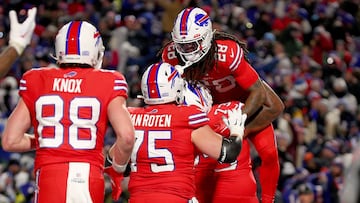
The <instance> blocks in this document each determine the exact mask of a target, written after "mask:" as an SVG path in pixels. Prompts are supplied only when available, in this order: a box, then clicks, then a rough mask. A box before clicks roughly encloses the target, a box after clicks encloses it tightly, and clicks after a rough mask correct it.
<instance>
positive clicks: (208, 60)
mask: <svg viewBox="0 0 360 203" xmlns="http://www.w3.org/2000/svg"><path fill="white" fill-rule="evenodd" d="M218 39H219V40H225V39H230V40H234V41H235V42H236V43H238V44H239V45H240V47H241V48H242V49H243V51H244V55H245V56H246V54H247V53H248V50H247V49H246V43H244V42H241V41H240V40H239V39H238V38H236V37H235V36H234V35H231V34H228V33H225V32H219V31H215V33H214V37H213V40H212V42H211V43H212V44H211V47H210V50H209V52H208V53H207V54H206V56H204V58H202V59H201V60H200V61H199V62H197V63H195V64H192V65H191V66H190V67H188V68H186V69H185V71H184V75H183V76H184V78H185V79H186V80H187V81H191V82H194V83H196V82H197V81H200V80H201V79H202V78H203V77H204V75H205V74H206V73H207V72H208V71H209V70H211V69H212V68H213V67H214V65H215V67H216V64H215V63H216V60H215V59H216V57H218V54H217V44H216V40H218ZM171 42H172V41H170V42H168V43H167V44H166V45H165V46H164V47H166V46H167V45H168V44H170V43H171ZM162 52H163V48H162V49H161V50H160V52H159V53H162ZM175 52H176V51H175ZM176 55H177V56H178V57H177V58H178V59H179V65H184V64H185V63H184V61H182V60H181V57H179V55H178V53H177V52H176ZM245 60H248V59H247V58H246V57H245Z"/></svg>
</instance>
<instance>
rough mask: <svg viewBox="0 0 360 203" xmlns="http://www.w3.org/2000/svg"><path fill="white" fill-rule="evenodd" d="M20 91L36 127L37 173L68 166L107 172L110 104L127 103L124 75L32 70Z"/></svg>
mask: <svg viewBox="0 0 360 203" xmlns="http://www.w3.org/2000/svg"><path fill="white" fill-rule="evenodd" d="M19 89H20V92H19V94H20V96H21V97H22V99H23V100H24V102H25V103H26V105H27V107H28V109H29V111H30V114H31V121H32V125H33V127H34V133H35V137H36V149H37V150H36V159H35V169H38V168H39V167H42V166H44V165H47V164H55V163H65V162H66V163H67V162H90V163H91V164H95V165H98V166H100V167H103V164H104V157H103V151H102V150H103V146H104V136H105V131H106V128H107V122H108V119H107V107H108V104H109V102H110V101H111V100H112V99H113V98H115V97H116V96H122V97H125V98H127V83H126V80H125V78H124V76H123V75H122V74H120V73H119V72H115V71H108V70H101V69H94V68H39V69H32V70H29V71H28V72H26V73H25V74H24V75H23V78H22V79H21V81H20V88H19Z"/></svg>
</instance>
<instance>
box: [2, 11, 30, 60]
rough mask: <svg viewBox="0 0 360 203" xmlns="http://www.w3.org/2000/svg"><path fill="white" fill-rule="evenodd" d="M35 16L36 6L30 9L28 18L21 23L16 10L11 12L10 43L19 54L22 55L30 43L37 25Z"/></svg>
mask: <svg viewBox="0 0 360 203" xmlns="http://www.w3.org/2000/svg"><path fill="white" fill-rule="evenodd" d="M35 16H36V7H34V8H31V9H29V10H28V16H27V18H26V20H25V21H24V22H23V23H19V21H18V17H17V14H16V12H15V11H14V10H11V11H10V12H9V18H10V34H9V45H10V46H12V47H14V48H15V49H16V52H17V53H18V54H19V55H21V54H22V52H23V51H24V49H25V47H26V46H27V45H29V44H30V41H31V37H32V35H33V32H34V29H35V25H36V24H35Z"/></svg>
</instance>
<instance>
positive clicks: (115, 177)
mask: <svg viewBox="0 0 360 203" xmlns="http://www.w3.org/2000/svg"><path fill="white" fill-rule="evenodd" d="M104 172H105V173H106V174H107V175H108V176H109V178H110V182H111V190H112V191H111V198H112V199H113V200H114V201H117V200H119V198H120V195H121V193H122V189H121V182H122V180H123V179H124V175H123V173H118V172H116V171H115V170H114V168H113V167H112V166H108V167H105V169H104Z"/></svg>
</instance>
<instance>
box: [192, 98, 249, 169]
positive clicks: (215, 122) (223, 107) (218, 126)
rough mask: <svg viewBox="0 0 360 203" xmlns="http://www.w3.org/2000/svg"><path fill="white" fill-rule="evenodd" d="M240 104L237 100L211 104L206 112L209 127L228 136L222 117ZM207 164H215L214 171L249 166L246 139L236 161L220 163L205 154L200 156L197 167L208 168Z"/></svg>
mask: <svg viewBox="0 0 360 203" xmlns="http://www.w3.org/2000/svg"><path fill="white" fill-rule="evenodd" d="M240 105H243V104H241V102H239V101H231V102H226V103H221V104H215V105H213V106H212V108H211V110H210V112H209V113H208V116H209V118H210V122H209V125H210V126H211V128H212V129H213V130H214V131H215V132H217V133H219V134H221V135H222V136H224V137H228V136H229V135H230V131H229V129H228V128H227V126H226V125H225V123H224V122H223V120H222V117H223V116H225V117H227V116H228V114H227V111H228V110H231V109H234V108H238V107H239V106H240ZM215 162H216V164H215ZM215 165H216V166H215ZM209 166H215V171H223V170H236V169H240V168H243V169H244V168H251V158H250V145H249V143H248V140H247V139H244V140H243V146H242V149H241V152H240V154H239V156H238V158H237V161H236V162H234V163H231V164H228V163H223V164H220V163H217V161H215V160H214V159H211V158H208V157H207V156H206V155H204V156H200V160H199V165H198V166H197V168H208V167H209Z"/></svg>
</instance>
